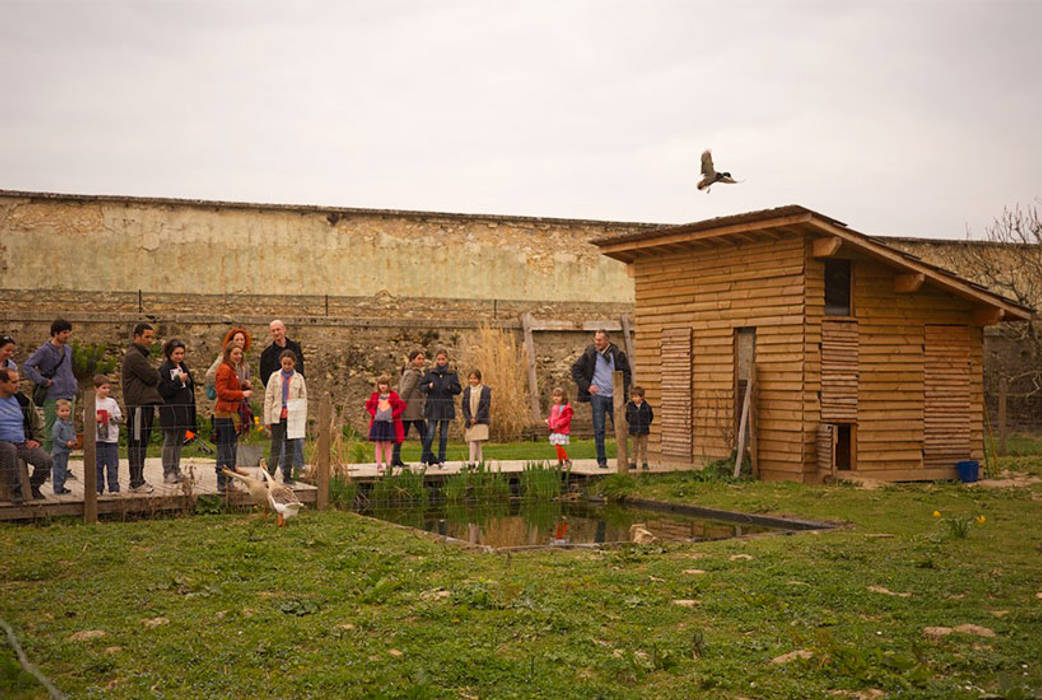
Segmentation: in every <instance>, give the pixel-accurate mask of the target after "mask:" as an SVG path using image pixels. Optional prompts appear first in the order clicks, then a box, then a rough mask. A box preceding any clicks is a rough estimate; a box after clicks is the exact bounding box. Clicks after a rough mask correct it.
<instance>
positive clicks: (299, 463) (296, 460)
mask: <svg viewBox="0 0 1042 700" xmlns="http://www.w3.org/2000/svg"><path fill="white" fill-rule="evenodd" d="M290 445H292V446H293V460H292V461H290V460H289V459H287V458H286V448H287V447H289V446H290ZM279 461H280V462H282V463H283V464H292V465H293V466H294V467H298V468H301V469H302V468H303V467H304V439H303V438H294V439H293V440H290V439H289V438H286V441H285V442H284V443H283V444H282V449H280V450H279Z"/></svg>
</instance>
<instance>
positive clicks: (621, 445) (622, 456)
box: [605, 370, 630, 474]
mask: <svg viewBox="0 0 1042 700" xmlns="http://www.w3.org/2000/svg"><path fill="white" fill-rule="evenodd" d="M611 391H612V397H611V402H612V403H611V409H612V425H614V426H615V471H616V472H617V473H619V474H626V473H627V472H629V469H630V465H629V460H628V459H626V401H627V400H628V399H629V397H628V396H626V381H625V379H624V378H623V376H622V371H621V370H620V371H618V372H613V373H612V376H611ZM605 427H607V426H605Z"/></svg>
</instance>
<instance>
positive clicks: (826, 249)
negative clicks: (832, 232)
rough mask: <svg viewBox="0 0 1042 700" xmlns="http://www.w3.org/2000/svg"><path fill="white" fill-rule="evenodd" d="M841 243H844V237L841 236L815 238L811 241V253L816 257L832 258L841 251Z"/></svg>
mask: <svg viewBox="0 0 1042 700" xmlns="http://www.w3.org/2000/svg"><path fill="white" fill-rule="evenodd" d="M841 245H843V239H842V238H840V237H839V236H825V237H824V238H815V239H814V240H813V241H812V242H811V251H812V252H811V255H812V256H813V257H815V258H831V257H832V256H833V255H835V254H836V253H837V252H838V251H839V247H840V246H841Z"/></svg>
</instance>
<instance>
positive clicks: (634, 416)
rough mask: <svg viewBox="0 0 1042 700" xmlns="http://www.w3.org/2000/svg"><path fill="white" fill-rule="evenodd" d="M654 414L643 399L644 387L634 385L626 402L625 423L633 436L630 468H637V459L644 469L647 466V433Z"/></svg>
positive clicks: (649, 430)
mask: <svg viewBox="0 0 1042 700" xmlns="http://www.w3.org/2000/svg"><path fill="white" fill-rule="evenodd" d="M654 419H655V414H654V413H653V412H652V410H651V405H650V404H648V402H647V401H645V400H644V387H642V386H635V387H633V390H632V391H631V392H630V401H629V403H627V404H626V423H627V424H628V425H629V428H630V435H632V436H633V453H632V458H631V459H630V469H636V468H637V462H638V460H639V461H640V462H642V464H641V466H642V467H643V468H644V469H647V468H648V433H650V432H651V421H653V420H654Z"/></svg>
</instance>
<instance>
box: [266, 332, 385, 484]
mask: <svg viewBox="0 0 1042 700" xmlns="http://www.w3.org/2000/svg"><path fill="white" fill-rule="evenodd" d="M268 330H270V331H271V345H269V346H268V347H266V348H264V350H263V351H262V352H261V358H260V373H261V384H263V385H264V386H268V379H270V378H271V375H273V374H275V372H278V371H279V370H281V369H282V364H281V362H282V361H281V360H280V359H279V358H280V357H281V356H282V351H283V350H292V351H293V353H294V354H295V355H296V356H297V362H296V364H295V365H294V366H293V369H294V371H296V372H300V376H302V377H303V376H304V351H303V350H302V349H301V347H300V343H298V342H296V341H295V340H290V339H289V338H287V337H286V324H285V323H283V322H282V321H280V320H278V319H275V320H274V321H272V322H271V323H269V324H268ZM287 443H288V444H287ZM290 445H292V448H291V449H292V450H293V462H292V464H303V463H304V441H303V440H283V442H282V448H281V449H282V452H280V453H279V463H281V464H291V462H289V461H288V460H287V459H286V454H285V452H286V448H287V447H288V446H290ZM397 448H398V445H397V444H395V449H397Z"/></svg>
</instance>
